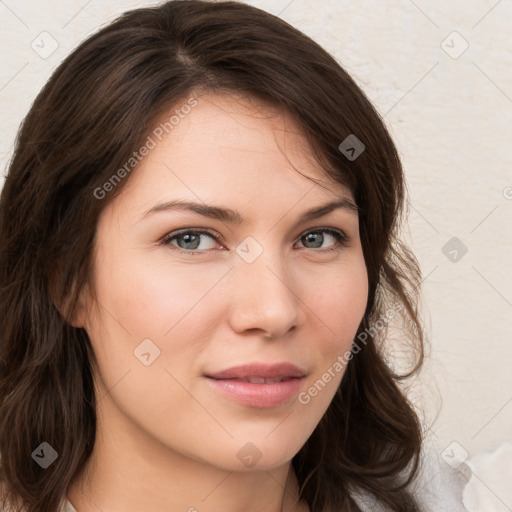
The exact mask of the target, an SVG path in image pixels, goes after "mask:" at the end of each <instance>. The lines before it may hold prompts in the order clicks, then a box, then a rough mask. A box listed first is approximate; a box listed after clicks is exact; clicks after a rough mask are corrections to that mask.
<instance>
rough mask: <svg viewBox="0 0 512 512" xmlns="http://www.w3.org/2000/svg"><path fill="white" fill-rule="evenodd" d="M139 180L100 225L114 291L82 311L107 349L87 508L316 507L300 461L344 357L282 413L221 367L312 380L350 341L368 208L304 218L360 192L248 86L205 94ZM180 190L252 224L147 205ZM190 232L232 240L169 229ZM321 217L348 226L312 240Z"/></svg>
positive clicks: (135, 177) (362, 284) (84, 499)
mask: <svg viewBox="0 0 512 512" xmlns="http://www.w3.org/2000/svg"><path fill="white" fill-rule="evenodd" d="M171 113H172V112H171ZM168 118H169V115H167V119H168ZM294 166H295V168H296V169H299V170H300V172H301V173H302V174H304V175H305V176H308V177H310V178H313V179H316V180H317V181H318V183H317V184H315V183H314V182H312V181H311V180H310V179H307V178H306V177H304V176H302V175H301V174H300V173H298V172H297V171H296V170H295V169H294ZM125 179H129V181H128V183H126V187H125V188H124V189H123V190H122V193H121V194H120V195H119V196H117V197H116V198H115V199H114V201H113V202H111V203H110V204H109V205H108V206H107V207H106V208H105V209H104V210H103V212H102V214H101V216H100V219H99V223H98V228H97V239H96V246H95V256H94V273H93V277H94V290H95V296H96V299H93V298H92V294H91V293H90V291H88V290H84V291H83V293H82V300H81V309H80V311H79V314H78V316H77V317H76V321H75V323H74V325H75V326H82V327H84V328H85V329H86V330H87V333H88V335H89V337H90V340H91V343H92V346H93V349H94V351H95V354H96V357H97V360H98V368H96V369H95V370H94V377H95V383H96V384H95V385H96V393H97V397H98V399H97V400H98V404H97V412H98V427H97V439H96V443H95V446H94V450H93V454H92V457H91V458H90V460H89V461H88V463H87V464H86V466H85V467H84V469H83V471H82V473H81V474H80V475H79V476H78V477H77V478H76V479H75V480H74V482H73V483H72V485H71V486H70V488H69V490H68V499H69V500H70V501H71V503H72V504H73V505H74V506H75V508H76V509H77V510H78V511H79V512H98V511H103V512H131V511H138V512H140V511H142V510H151V511H152V512H164V511H165V512H169V511H184V512H185V511H189V512H194V511H198V512H214V511H219V510H223V511H225V512H239V511H242V510H243V511H245V512H260V511H265V512H279V511H286V512H290V511H292V510H296V511H299V510H300V511H305V510H308V508H307V506H306V505H305V503H304V502H298V486H297V480H296V477H295V474H294V472H293V468H292V466H291V459H292V458H293V456H294V455H295V454H296V453H297V452H298V451H299V450H300V448H301V447H302V446H303V445H304V443H305V442H306V440H307V439H308V437H309V436H310V435H311V433H312V432H313V430H314V429H315V427H316V426H317V424H318V422H319V421H320V419H321V418H322V416H323V414H324V413H325V411H326V410H327V407H328V406H329V403H330V402H331V400H332V398H333V396H334V393H335V391H336V389H337V387H338V385H339V383H340V382H341V378H342V374H343V371H339V372H337V373H335V377H334V378H332V379H331V380H330V382H328V383H327V384H326V385H325V387H324V388H323V389H322V390H321V391H320V392H318V394H317V395H316V396H315V397H312V398H311V400H310V401H309V403H308V404H303V403H300V402H299V401H298V400H297V397H294V398H293V399H292V400H290V401H288V402H287V403H285V404H283V405H280V406H278V407H272V408H266V409H261V408H255V407H251V406H247V405H241V404H239V403H238V402H235V401H233V400H232V399H230V398H226V397H225V396H224V395H221V394H220V393H219V392H217V391H216V390H215V389H212V388H211V387H210V386H209V385H208V382H207V381H206V379H205V377H204V373H205V372H210V373H211V372H215V371H220V370H224V369H227V368H230V367H232V366H236V365H239V364H247V363H252V362H262V363H276V362H283V361H288V362H292V363H293V364H295V365H297V366H299V367H301V368H302V369H304V370H305V372H306V374H307V375H306V378H305V379H304V382H303V384H302V387H301V391H307V390H308V389H309V388H310V387H311V386H312V385H313V384H314V383H315V382H316V381H318V379H321V377H322V374H324V373H325V372H326V371H327V370H328V368H330V367H332V365H333V363H334V362H335V361H336V359H337V357H338V356H339V355H341V354H343V353H344V352H345V351H347V350H349V349H350V347H351V344H352V341H353V339H354V336H355V334H356V332H357V328H358V326H359V323H360V321H361V319H362V317H363V313H364V309H365V306H366V301H367V295H368V285H367V273H366V266H365V262H364V257H363V252H362V248H361V242H360V238H359V225H358V215H357V212H356V211H353V210H351V209H349V208H338V209H335V210H333V211H332V212H330V213H328V214H327V215H325V216H323V217H320V218H318V219H315V220H311V221H308V222H305V223H299V222H298V219H299V217H300V216H301V215H302V214H303V213H304V212H305V211H306V210H309V209H311V208H313V207H316V206H319V205H324V204H326V203H328V202H330V201H332V200H336V199H339V198H341V197H345V198H347V199H348V200H351V201H352V202H353V201H354V199H353V197H352V195H351V193H350V191H349V190H348V189H347V188H345V187H343V186H342V185H340V184H339V183H336V182H335V181H333V180H332V179H331V178H330V177H329V176H327V174H326V173H325V172H324V171H323V170H322V169H321V167H319V165H318V164H317V163H316V162H315V160H314V159H313V156H312V153H311V150H310V149H309V148H308V146H307V144H306V141H305V139H304V138H303V137H302V136H301V134H300V132H299V129H298V127H297V126H296V124H295V123H294V122H293V120H292V119H291V118H290V116H287V115H284V114H283V113H281V112H279V111H275V110H273V109H271V107H270V106H268V105H264V104H262V103H261V102H259V103H256V102H254V101H252V102H250V101H249V100H247V99H246V100H242V99H241V98H238V97H235V96H234V95H229V96H219V95H212V94H206V95H203V96H201V97H199V98H198V105H197V106H196V107H195V108H193V109H192V111H191V112H190V113H189V114H188V115H187V116H185V117H184V118H183V119H180V122H179V124H178V125H177V126H175V128H174V129H173V130H172V132H170V133H169V135H166V136H165V137H164V138H162V141H160V142H158V144H157V146H156V147H155V148H154V149H152V150H151V151H150V152H149V154H148V155H147V156H146V157H144V159H143V160H142V161H141V162H140V164H139V165H138V166H137V168H136V169H135V170H134V171H133V173H132V174H131V175H130V176H129V178H125ZM173 199H186V200H190V201H195V202H200V203H208V204H210V205H216V206H222V207H225V208H230V209H233V210H236V211H238V212H239V213H240V214H241V215H242V216H244V217H245V218H246V220H245V221H244V222H243V223H242V224H239V225H238V224H230V223H228V222H224V221H220V220H215V219H210V218H206V217H204V216H202V215H200V214H198V213H194V212H191V211H184V210H181V211H180V210H162V211H159V212H154V213H152V214H149V215H147V216H146V217H144V213H145V212H147V211H148V210H150V209H151V208H153V207H154V206H155V205H157V204H159V203H162V202H166V201H170V200H173ZM143 217H144V218H143ZM183 228H195V229H206V230H210V231H212V232H213V233H216V234H219V235H220V236H221V237H222V238H221V240H219V241H218V242H217V241H215V240H214V239H213V238H210V237H209V236H207V235H202V236H201V237H200V245H199V246H198V248H192V249H191V248H190V247H191V246H192V245H191V243H190V241H189V242H188V244H189V245H186V243H184V239H183V237H181V238H177V239H176V238H174V239H173V241H172V242H170V244H167V245H166V244H163V243H162V240H163V239H165V237H166V235H169V234H172V233H173V232H175V231H176V230H178V229H183ZM318 228H332V229H335V230H339V231H342V232H343V233H344V234H345V235H346V237H348V240H347V241H346V243H345V244H343V243H341V242H339V241H337V240H336V238H334V237H333V236H332V235H329V234H328V233H325V232H322V231H320V235H317V238H319V239H320V241H319V242H314V241H313V242H312V241H311V240H309V239H308V238H306V237H305V235H306V234H309V233H310V232H312V231H313V232H315V233H318ZM322 235H323V239H322ZM249 236H250V237H252V238H253V239H254V240H255V241H256V242H257V244H259V246H260V247H261V249H262V250H263V252H262V253H261V254H260V255H259V256H258V257H257V258H256V259H255V260H254V261H253V262H252V263H248V262H247V261H246V260H244V259H243V258H242V257H241V256H240V255H239V253H237V252H236V248H237V247H239V246H240V244H241V243H242V242H243V241H244V240H245V239H246V238H247V237H249ZM310 237H311V235H310ZM168 241H169V240H168ZM178 244H181V248H182V250H183V251H187V250H188V252H187V253H179V252H178V251H177V249H178V248H179V245H178ZM329 248H334V250H332V251H328V250H327V249H329ZM254 250H255V246H254V245H251V246H249V252H250V251H254ZM194 251H195V253H194V254H191V253H192V252H194ZM198 252H202V253H201V254H197V253H198ZM251 254H254V253H253V252H252V253H251ZM145 339H150V340H151V341H152V343H154V344H155V345H156V346H157V347H158V348H159V350H160V355H159V357H157V358H156V359H155V360H154V361H153V362H152V363H151V364H150V365H149V366H145V365H144V364H142V363H141V362H140V360H139V359H138V358H137V357H135V355H134V350H135V349H136V347H137V346H138V345H139V344H140V343H141V342H142V340H145ZM249 442H250V443H252V445H253V446H254V447H256V448H257V450H258V452H259V453H260V455H261V458H260V459H259V461H258V462H257V464H256V465H255V466H253V467H247V466H245V465H244V464H243V463H242V461H241V460H240V458H239V457H238V456H237V453H238V452H239V451H240V449H241V448H243V447H244V446H245V445H246V444H247V443H249ZM246 449H247V448H246ZM250 450H254V448H250Z"/></svg>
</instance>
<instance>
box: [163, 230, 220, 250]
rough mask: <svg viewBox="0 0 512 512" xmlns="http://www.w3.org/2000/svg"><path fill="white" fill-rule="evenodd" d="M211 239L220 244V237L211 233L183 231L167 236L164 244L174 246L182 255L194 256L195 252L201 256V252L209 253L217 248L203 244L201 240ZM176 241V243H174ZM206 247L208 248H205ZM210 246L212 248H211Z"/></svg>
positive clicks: (213, 245)
mask: <svg viewBox="0 0 512 512" xmlns="http://www.w3.org/2000/svg"><path fill="white" fill-rule="evenodd" d="M202 237H203V238H209V239H210V240H211V241H215V242H218V240H219V239H220V237H219V236H218V235H215V234H213V233H210V232H209V231H204V230H190V229H183V230H181V231H176V232H174V233H170V234H169V235H167V236H166V237H165V238H164V239H163V241H162V243H163V244H164V245H173V246H175V247H176V250H178V251H179V252H181V253H187V254H193V253H194V252H196V253H198V254H201V251H207V250H209V249H213V248H214V247H215V245H216V244H215V243H213V244H208V243H206V244H201V238H202ZM174 241H176V243H173V242H174ZM205 245H206V247H205ZM209 245H210V246H209Z"/></svg>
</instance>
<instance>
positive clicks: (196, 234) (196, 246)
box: [161, 228, 348, 255]
mask: <svg viewBox="0 0 512 512" xmlns="http://www.w3.org/2000/svg"><path fill="white" fill-rule="evenodd" d="M202 238H204V239H205V240H207V239H210V243H209V244H208V242H206V243H201V239H202ZM220 239H221V237H220V236H219V235H217V234H215V233H212V232H210V231H206V230H202V229H182V230H180V231H175V232H173V233H169V234H168V235H167V236H166V237H164V239H163V240H162V242H161V243H162V244H163V245H172V246H173V247H172V248H173V249H175V250H177V251H178V252H180V253H182V254H189V255H195V254H203V253H204V252H205V251H208V250H210V249H214V248H215V245H216V244H218V243H219V240H220ZM330 239H331V240H332V239H334V241H335V243H334V244H331V245H330V246H329V247H322V246H323V245H324V243H325V242H326V241H327V242H328V241H329V240H330ZM299 241H300V242H301V243H302V244H303V245H302V248H304V249H313V250H316V249H321V250H322V251H321V252H327V251H335V250H339V249H340V248H341V247H344V246H345V245H346V244H347V242H348V237H347V236H346V235H345V234H344V233H343V232H341V231H338V230H336V229H331V228H319V229H315V230H312V231H308V232H307V233H305V234H304V235H302V236H301V237H300V238H299ZM302 241H304V242H302ZM336 242H337V243H336Z"/></svg>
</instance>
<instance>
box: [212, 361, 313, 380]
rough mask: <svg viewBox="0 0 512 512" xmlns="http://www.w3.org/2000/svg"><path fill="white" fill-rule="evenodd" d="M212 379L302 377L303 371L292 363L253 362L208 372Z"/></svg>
mask: <svg viewBox="0 0 512 512" xmlns="http://www.w3.org/2000/svg"><path fill="white" fill-rule="evenodd" d="M206 376H207V377H210V378H212V379H249V378H251V377H256V378H258V377H259V378H263V379H275V378H293V377H304V376H305V373H304V371H303V370H301V369H300V368H299V367H298V366H295V365H294V364H292V363H278V364H261V363H253V364H246V365H240V366H233V367H232V368H228V369H226V370H222V371H220V372H216V373H208V374H206Z"/></svg>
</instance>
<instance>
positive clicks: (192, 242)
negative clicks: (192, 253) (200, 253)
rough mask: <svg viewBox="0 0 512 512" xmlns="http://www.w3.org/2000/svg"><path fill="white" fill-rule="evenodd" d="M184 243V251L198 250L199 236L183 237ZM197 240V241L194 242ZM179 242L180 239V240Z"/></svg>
mask: <svg viewBox="0 0 512 512" xmlns="http://www.w3.org/2000/svg"><path fill="white" fill-rule="evenodd" d="M181 238H182V240H183V242H184V245H185V247H182V249H197V247H198V245H199V243H198V242H199V236H197V235H182V236H181ZM194 239H196V240H194ZM178 240H179V238H178ZM194 241H195V244H194ZM190 243H191V244H192V246H190V245H187V244H190ZM180 246H181V245H180Z"/></svg>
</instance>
